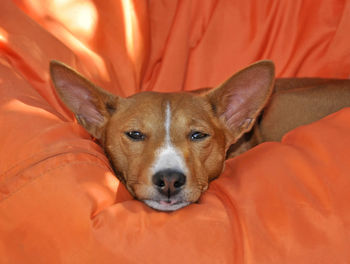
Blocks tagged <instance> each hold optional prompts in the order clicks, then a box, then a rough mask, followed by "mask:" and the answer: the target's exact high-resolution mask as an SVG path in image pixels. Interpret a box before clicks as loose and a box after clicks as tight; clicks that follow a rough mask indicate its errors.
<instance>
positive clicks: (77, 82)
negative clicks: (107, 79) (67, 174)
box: [50, 61, 117, 139]
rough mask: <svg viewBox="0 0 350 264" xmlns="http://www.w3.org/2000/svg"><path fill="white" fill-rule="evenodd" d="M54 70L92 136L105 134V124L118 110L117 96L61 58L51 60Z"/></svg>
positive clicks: (66, 98) (66, 100)
mask: <svg viewBox="0 0 350 264" xmlns="http://www.w3.org/2000/svg"><path fill="white" fill-rule="evenodd" d="M50 74H51V79H52V81H53V83H54V85H55V88H56V91H57V93H58V95H59V97H60V98H61V100H62V101H63V103H64V104H65V105H66V106H67V107H68V108H69V109H70V110H71V111H72V112H73V113H74V114H75V117H76V118H77V120H78V121H79V123H80V124H81V125H82V126H84V127H85V129H86V130H87V131H88V132H89V133H90V134H91V135H92V136H94V137H95V138H97V139H99V138H101V136H102V131H103V127H104V126H105V124H106V123H107V121H108V118H109V117H110V116H111V114H112V113H113V112H114V111H115V110H116V102H117V96H115V95H113V94H110V93H108V92H106V91H104V90H102V89H101V88H99V87H97V86H95V85H94V84H93V83H91V82H90V81H88V80H87V79H86V78H84V77H83V76H82V75H80V74H79V73H77V72H76V71H75V70H73V69H71V68H69V67H68V66H67V65H65V64H63V63H61V62H58V61H51V62H50Z"/></svg>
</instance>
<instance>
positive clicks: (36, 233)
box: [0, 0, 350, 264]
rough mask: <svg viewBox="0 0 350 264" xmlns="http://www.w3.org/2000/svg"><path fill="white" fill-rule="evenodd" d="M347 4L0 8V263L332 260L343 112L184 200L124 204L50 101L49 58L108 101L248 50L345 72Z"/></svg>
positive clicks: (345, 222) (302, 67) (208, 74)
mask: <svg viewBox="0 0 350 264" xmlns="http://www.w3.org/2000/svg"><path fill="white" fill-rule="evenodd" d="M349 28H350V2H349V1H345V0H344V1H340V0H337V1H335V0H324V1H316V0H308V1H302V0H296V1H258V0H256V1H238V0H237V1H236V0H231V1H228V0H220V1H214V0H207V1H200V0H198V1H195V0H193V1H188V0H183V1H181V0H179V1H176V0H165V1H155V0H154V1H152V0H150V1H128V0H120V1H97V0H96V1H88V0H85V1H83V0H67V1H45V0H41V1H30V0H22V1H20V0H16V1H9V0H5V1H2V2H1V8H0V263H1V264H2V263H6V264H7V263H11V264H13V263H36V264H37V263H164V262H167V263H179V262H180V263H346V262H347V261H349V259H350V253H349V252H350V251H349V245H350V234H349V227H350V206H349V202H348V201H349V198H350V197H349V196H350V195H349V191H348V190H349V188H350V177H349V174H350V163H349V158H348V157H350V137H349V134H350V122H349V119H350V109H344V110H342V111H340V112H338V113H335V114H333V115H331V116H329V117H326V118H324V119H322V120H321V121H319V122H316V123H313V124H311V125H308V126H304V127H300V128H298V129H295V130H294V131H292V132H291V133H289V134H287V135H286V136H285V137H284V138H283V140H282V142H279V143H277V142H276V143H264V144H262V145H260V146H258V147H256V148H254V149H252V150H251V151H248V152H247V153H245V154H243V155H241V156H239V157H237V158H235V159H232V160H229V161H227V162H226V169H225V171H224V173H223V175H222V176H221V177H220V178H219V179H218V180H215V181H214V182H213V183H212V184H211V186H210V188H209V190H208V191H207V192H206V193H205V194H204V195H203V196H202V198H201V200H200V201H199V202H198V203H197V204H193V205H191V206H189V207H186V208H184V209H182V210H179V211H176V212H173V213H161V212H156V211H154V210H152V209H150V208H148V207H147V206H145V205H144V204H142V203H140V202H138V201H135V200H133V199H132V197H131V196H130V195H129V194H128V192H127V191H126V189H125V188H124V186H123V185H121V184H119V182H118V181H117V179H116V178H115V177H114V176H113V173H112V171H111V168H110V166H109V164H108V161H107V159H106V157H105V156H104V154H103V151H102V150H101V148H100V147H99V146H98V145H97V144H96V143H95V142H93V141H92V139H91V138H90V136H89V135H88V134H87V133H86V132H85V130H84V129H83V128H81V127H80V126H79V125H78V124H77V123H76V121H74V118H73V116H72V114H71V113H70V112H69V111H68V110H67V109H66V108H64V106H63V105H62V104H61V103H60V102H59V100H58V99H57V97H56V95H55V93H54V90H53V87H52V83H51V82H50V80H49V72H48V64H49V61H50V60H52V59H56V60H60V61H63V62H65V63H66V64H68V65H70V66H72V67H73V68H76V69H77V70H78V71H80V72H81V73H82V74H84V75H85V76H87V77H88V78H89V79H90V80H92V81H93V82H94V83H96V84H98V85H100V86H101V87H104V88H105V89H107V90H109V91H111V92H114V93H116V94H118V95H120V96H128V95H131V94H134V93H136V92H139V91H146V90H155V91H164V92H167V91H180V90H192V89H196V88H200V87H208V86H216V85H218V84H220V83H221V82H223V81H224V80H225V79H226V78H227V77H228V76H230V75H231V74H232V73H234V72H235V71H237V70H239V69H240V68H242V67H244V66H246V65H248V64H249V63H251V62H254V61H256V60H259V59H273V60H274V61H275V63H276V69H277V76H279V77H291V76H297V77H300V76H303V77H305V76H309V77H312V76H317V77H329V78H348V77H349V75H350V49H349V46H350V45H349V44H350V35H349V34H348V29H349Z"/></svg>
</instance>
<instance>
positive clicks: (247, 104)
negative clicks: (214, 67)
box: [50, 60, 350, 211]
mask: <svg viewBox="0 0 350 264" xmlns="http://www.w3.org/2000/svg"><path fill="white" fill-rule="evenodd" d="M50 75H51V79H52V81H53V84H54V86H55V88H56V91H57V94H58V97H59V98H60V99H61V100H62V102H63V103H64V104H65V105H66V106H67V108H68V109H70V110H71V111H72V112H73V113H74V115H75V117H76V119H77V120H78V122H79V123H80V124H81V125H82V126H83V127H84V128H85V129H86V130H87V131H88V132H89V133H90V134H91V135H92V136H93V137H94V138H96V139H97V140H98V141H99V143H100V145H101V146H102V148H103V149H104V151H105V153H106V155H107V157H108V158H109V160H110V162H111V165H112V167H113V169H114V171H115V173H116V176H117V177H118V178H119V180H120V181H121V182H122V183H124V184H125V186H126V188H127V189H128V191H129V192H130V193H131V194H132V195H133V196H134V197H135V198H136V199H138V200H140V201H142V202H144V203H145V204H147V205H148V206H150V207H151V208H153V209H156V210H159V211H174V210H177V209H180V208H182V207H185V206H187V205H189V204H191V203H194V202H197V201H198V199H199V197H200V196H201V194H202V193H203V192H204V191H206V190H207V189H208V185H209V183H210V182H211V181H212V180H214V179H216V178H217V177H219V175H220V174H221V173H222V171H223V169H224V163H225V160H226V159H228V158H232V157H235V156H237V155H239V154H241V153H243V152H245V151H247V150H249V149H251V148H252V147H254V146H256V145H257V144H260V143H262V142H265V141H279V140H280V139H281V138H282V136H283V135H284V134H285V133H286V132H288V131H290V130H292V129H294V128H296V127H298V126H300V125H304V124H308V123H311V122H314V121H316V120H318V119H320V118H322V117H324V116H326V115H328V114H330V113H333V112H336V111H337V110H339V109H341V108H343V107H347V106H349V104H350V80H332V79H313V78H311V79H310V78H303V79H296V78H290V79H276V80H275V68H274V64H273V62H272V61H268V60H263V61H259V62H257V63H254V64H252V65H250V66H248V67H247V68H245V69H243V70H241V71H239V72H238V73H236V74H234V75H233V76H232V77H230V78H229V79H228V80H227V81H225V82H224V83H223V84H221V85H220V86H219V87H217V88H213V89H208V88H205V89H200V90H198V91H194V92H179V93H158V92H141V93H137V94H135V95H132V96H130V97H128V98H122V97H119V96H117V95H114V94H111V93H109V92H107V91H105V90H103V89H101V88H99V87H97V86H96V85H94V84H93V83H91V82H90V81H89V80H87V79H86V78H84V77H83V76H82V75H80V74H79V73H78V72H76V71H75V70H73V69H71V68H70V67H68V66H66V65H64V64H63V63H61V62H58V61H51V63H50Z"/></svg>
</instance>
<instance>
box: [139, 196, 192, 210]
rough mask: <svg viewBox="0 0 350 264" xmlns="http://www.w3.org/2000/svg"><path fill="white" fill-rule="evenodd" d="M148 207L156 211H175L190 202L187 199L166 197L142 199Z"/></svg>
mask: <svg viewBox="0 0 350 264" xmlns="http://www.w3.org/2000/svg"><path fill="white" fill-rule="evenodd" d="M143 202H144V203H145V204H147V205H148V206H149V207H151V208H153V209H155V210H158V211H167V212H170V211H176V210H178V209H181V208H183V207H185V206H187V205H189V204H190V202H188V201H183V200H177V199H167V200H159V201H157V200H143Z"/></svg>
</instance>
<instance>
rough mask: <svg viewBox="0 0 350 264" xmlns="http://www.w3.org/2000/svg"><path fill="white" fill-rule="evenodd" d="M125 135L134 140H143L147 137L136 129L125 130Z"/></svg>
mask: <svg viewBox="0 0 350 264" xmlns="http://www.w3.org/2000/svg"><path fill="white" fill-rule="evenodd" d="M125 135H127V136H128V137H129V138H130V139H131V140H133V141H143V140H145V138H146V136H145V135H144V134H143V133H142V132H140V131H135V130H133V131H128V132H125Z"/></svg>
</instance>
